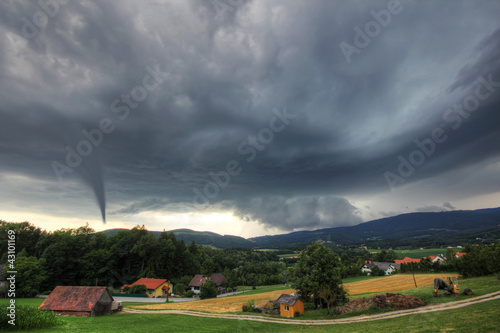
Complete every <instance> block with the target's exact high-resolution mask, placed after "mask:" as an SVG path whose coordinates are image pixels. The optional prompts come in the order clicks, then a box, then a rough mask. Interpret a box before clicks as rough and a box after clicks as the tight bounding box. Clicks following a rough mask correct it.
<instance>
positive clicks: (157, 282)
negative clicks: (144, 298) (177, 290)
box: [121, 278, 168, 290]
mask: <svg viewBox="0 0 500 333" xmlns="http://www.w3.org/2000/svg"><path fill="white" fill-rule="evenodd" d="M165 282H168V280H167V279H148V278H141V279H139V280H137V281H135V282H134V283H132V284H124V285H123V286H122V288H121V289H123V288H125V287H132V286H135V285H138V284H143V285H145V286H146V289H153V290H154V289H156V288H158V287H159V286H161V285H162V284H164V283H165Z"/></svg>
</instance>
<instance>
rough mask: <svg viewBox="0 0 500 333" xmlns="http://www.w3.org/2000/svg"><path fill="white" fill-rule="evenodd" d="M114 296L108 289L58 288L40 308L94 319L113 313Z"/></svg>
mask: <svg viewBox="0 0 500 333" xmlns="http://www.w3.org/2000/svg"><path fill="white" fill-rule="evenodd" d="M112 303H113V296H111V293H110V292H109V290H108V288H107V287H75V286H57V287H55V288H54V290H52V292H51V293H50V295H49V296H48V297H47V298H46V299H45V300H44V301H43V303H42V304H41V305H40V306H39V307H38V309H39V310H50V311H54V312H56V313H57V314H61V315H72V316H83V317H94V316H100V315H104V314H109V313H111V305H112Z"/></svg>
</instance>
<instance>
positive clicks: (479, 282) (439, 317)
mask: <svg viewBox="0 0 500 333" xmlns="http://www.w3.org/2000/svg"><path fill="white" fill-rule="evenodd" d="M349 282H354V281H349ZM459 286H460V289H461V290H463V289H465V288H470V289H472V290H473V292H474V296H479V295H484V294H487V293H490V292H494V291H498V290H500V282H499V280H498V279H497V277H496V276H486V277H478V278H470V279H459ZM280 287H283V286H263V287H258V289H257V290H256V292H259V291H260V292H266V291H269V290H271V289H273V288H276V289H274V290H280V289H278V288H280ZM397 293H402V294H405V295H411V296H418V297H421V298H423V299H425V300H426V301H427V302H428V303H430V304H437V303H445V302H451V301H456V300H460V299H465V298H468V297H470V296H460V297H458V298H454V297H441V298H434V297H433V287H432V286H425V287H419V288H413V289H407V290H403V291H397ZM440 293H441V292H440ZM245 294H246V293H245ZM376 294H380V293H369V294H362V295H357V296H350V297H349V298H351V299H354V298H362V297H370V296H373V295H376ZM8 301H9V300H8V299H0V306H4V305H6V304H7V303H8ZM42 301H43V299H39V298H31V299H17V300H16V305H27V306H31V307H38V306H39V305H40V304H41V303H42ZM135 303H137V302H135ZM139 305H144V303H140V304H139ZM499 308H500V300H495V301H489V302H485V303H479V304H475V305H471V306H468V307H466V308H463V309H453V310H446V311H440V312H434V313H427V314H418V315H411V316H405V317H399V318H393V319H386V320H378V321H372V322H364V323H353V324H342V325H326V326H305V325H293V326H292V325H284V324H274V323H262V322H252V321H245V320H231V319H220V318H201V317H192V316H183V315H170V314H168V315H167V314H129V313H123V312H120V313H114V314H112V315H108V316H101V317H93V318H88V317H63V320H64V321H65V322H66V324H64V325H63V326H59V327H55V328H50V329H41V330H36V331H31V332H37V333H38V332H40V333H45V332H114V331H120V332H126V333H127V332H141V333H142V332H144V331H147V332H165V331H172V332H198V331H200V328H203V329H202V331H203V332H235V331H238V332H269V331H273V332H297V331H307V332H374V331H388V332H408V333H411V332H445V331H454V332H498V327H500V316H498V309H499ZM380 312H381V311H380V310H374V309H367V310H365V311H363V312H358V313H356V314H350V315H343V316H342V317H348V316H354V315H367V314H373V313H380ZM252 315H254V314H252ZM255 315H256V314H255ZM342 317H335V318H342ZM326 318H332V317H327V316H326V309H323V310H319V311H307V312H306V313H304V314H303V315H301V316H300V317H299V318H298V319H306V320H307V319H326ZM21 332H24V331H21Z"/></svg>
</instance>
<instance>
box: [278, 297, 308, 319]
mask: <svg viewBox="0 0 500 333" xmlns="http://www.w3.org/2000/svg"><path fill="white" fill-rule="evenodd" d="M276 302H277V303H278V304H279V305H280V316H282V317H292V318H293V317H295V312H298V313H300V314H303V313H304V302H303V301H302V300H301V299H300V298H299V297H298V296H295V295H288V294H281V296H280V297H279V298H278V299H277V300H276Z"/></svg>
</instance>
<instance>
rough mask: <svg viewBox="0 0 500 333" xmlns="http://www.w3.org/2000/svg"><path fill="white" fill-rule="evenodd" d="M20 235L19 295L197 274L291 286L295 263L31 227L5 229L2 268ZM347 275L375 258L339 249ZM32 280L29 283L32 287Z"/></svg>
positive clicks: (170, 241)
mask: <svg viewBox="0 0 500 333" xmlns="http://www.w3.org/2000/svg"><path fill="white" fill-rule="evenodd" d="M8 230H14V231H15V235H16V253H17V255H16V260H15V266H16V268H17V271H18V281H19V286H18V290H20V292H23V294H27V295H29V294H35V293H37V292H46V291H50V290H52V289H53V288H54V287H55V286H57V285H83V286H91V285H96V284H97V285H106V286H110V287H113V288H119V287H120V286H122V285H124V284H127V283H131V282H133V281H135V280H137V279H138V278H141V277H148V278H168V279H170V280H172V281H173V282H174V283H182V284H184V285H187V284H188V283H189V281H190V280H191V279H192V277H193V276H194V275H195V274H200V273H201V274H204V275H210V274H212V273H214V272H220V273H223V274H224V276H226V278H227V279H228V281H229V284H230V287H234V286H237V285H269V284H278V283H287V282H289V277H290V276H291V269H292V267H293V265H294V263H295V262H296V259H282V260H280V258H279V257H278V255H277V253H276V252H274V251H256V250H249V249H243V248H230V249H221V250H219V249H213V248H210V247H207V246H202V245H197V244H196V243H195V242H192V243H190V244H185V243H184V241H183V240H177V239H176V237H175V235H174V234H173V233H168V232H162V233H160V234H159V235H155V234H153V233H150V232H148V231H147V230H146V228H144V226H136V227H134V228H133V229H131V230H121V231H119V232H118V233H116V234H115V235H113V236H106V234H104V233H102V232H95V230H93V229H92V228H90V227H89V226H88V225H86V226H82V227H79V228H74V229H60V230H56V231H53V232H47V231H44V230H41V229H40V228H38V227H36V226H34V225H32V224H30V223H29V222H21V223H10V222H5V221H2V222H1V225H0V263H6V262H7V241H8V240H7V231H8ZM336 251H337V253H338V255H339V257H341V258H342V259H343V261H342V264H343V266H342V267H343V268H342V275H343V276H348V275H356V274H359V269H360V267H361V265H362V263H363V262H364V261H363V260H365V258H369V256H370V254H369V253H368V252H366V251H365V250H360V249H337V250H336ZM28 281H29V282H28Z"/></svg>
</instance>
